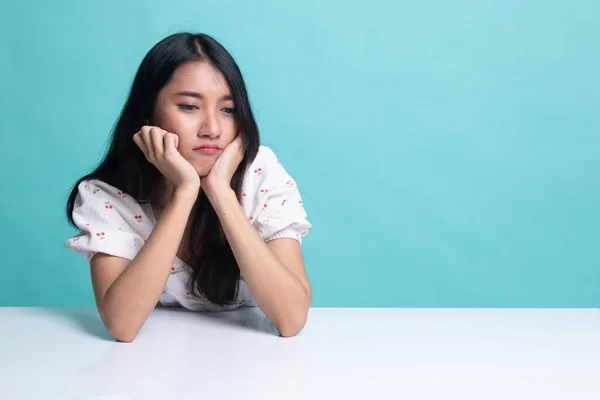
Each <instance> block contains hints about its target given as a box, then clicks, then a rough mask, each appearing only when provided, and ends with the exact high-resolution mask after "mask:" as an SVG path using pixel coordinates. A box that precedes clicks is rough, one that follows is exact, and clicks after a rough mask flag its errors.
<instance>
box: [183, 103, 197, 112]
mask: <svg viewBox="0 0 600 400" xmlns="http://www.w3.org/2000/svg"><path fill="white" fill-rule="evenodd" d="M179 108H181V109H182V110H183V111H194V110H197V109H198V107H196V106H195V105H193V104H179Z"/></svg>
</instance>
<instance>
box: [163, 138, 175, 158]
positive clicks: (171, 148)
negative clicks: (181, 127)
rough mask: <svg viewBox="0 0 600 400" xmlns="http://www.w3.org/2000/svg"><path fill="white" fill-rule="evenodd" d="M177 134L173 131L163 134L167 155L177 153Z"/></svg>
mask: <svg viewBox="0 0 600 400" xmlns="http://www.w3.org/2000/svg"><path fill="white" fill-rule="evenodd" d="M176 142H177V135H174V134H172V133H167V134H166V135H164V136H163V148H164V152H165V153H164V154H165V157H169V156H171V155H174V154H175V153H177V145H176Z"/></svg>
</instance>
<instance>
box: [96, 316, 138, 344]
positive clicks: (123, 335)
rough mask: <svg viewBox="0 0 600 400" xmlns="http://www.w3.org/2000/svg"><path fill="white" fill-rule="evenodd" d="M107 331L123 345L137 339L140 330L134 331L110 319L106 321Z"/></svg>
mask: <svg viewBox="0 0 600 400" xmlns="http://www.w3.org/2000/svg"><path fill="white" fill-rule="evenodd" d="M104 326H105V327H106V331H107V332H108V334H109V335H110V336H112V337H113V338H115V339H116V340H118V341H119V342H123V343H131V342H133V340H134V339H135V338H136V336H137V334H138V331H139V329H133V328H132V327H130V326H127V324H124V323H122V322H120V321H114V320H112V319H110V318H108V319H106V320H105V321H104Z"/></svg>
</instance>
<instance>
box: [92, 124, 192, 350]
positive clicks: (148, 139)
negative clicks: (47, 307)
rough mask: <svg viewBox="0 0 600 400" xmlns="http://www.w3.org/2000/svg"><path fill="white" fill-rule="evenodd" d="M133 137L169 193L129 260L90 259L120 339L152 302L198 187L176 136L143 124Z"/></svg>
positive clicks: (100, 301)
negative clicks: (137, 248) (157, 171)
mask: <svg viewBox="0 0 600 400" xmlns="http://www.w3.org/2000/svg"><path fill="white" fill-rule="evenodd" d="M133 140H134V141H135V143H136V144H137V145H138V147H139V148H140V149H141V150H142V152H143V153H144V155H145V156H146V158H147V159H148V161H149V162H151V163H152V164H154V166H155V167H156V168H157V169H158V170H159V171H160V172H161V173H162V175H163V177H164V178H165V179H166V181H165V182H166V183H168V186H169V188H170V193H168V194H169V196H168V197H167V198H168V200H167V202H166V205H165V208H164V210H163V212H162V213H161V216H160V218H159V220H158V221H157V224H156V226H155V227H154V230H153V231H152V233H151V234H150V237H149V238H148V240H147V241H146V243H145V245H144V246H143V247H142V249H141V250H140V252H139V253H138V254H137V255H136V256H135V258H134V259H133V260H132V261H131V262H129V261H128V260H126V259H123V258H119V257H113V256H108V255H105V254H104V255H100V256H95V257H94V258H92V260H91V268H92V283H93V285H94V293H95V296H96V303H97V306H98V311H99V314H100V316H101V318H102V320H103V322H104V324H105V325H106V328H107V330H108V332H109V333H110V334H111V335H112V336H114V337H115V338H117V339H119V340H121V341H124V342H130V341H132V340H133V339H134V338H135V337H136V336H137V334H138V332H139V330H140V329H141V327H142V325H143V324H144V322H145V321H146V319H147V318H148V315H149V314H150V312H151V311H152V310H153V309H154V307H155V306H156V303H157V302H158V300H159V298H160V295H161V293H162V290H163V289H164V287H165V284H166V283H167V279H168V278H169V272H170V270H171V266H172V265H173V260H174V259H175V256H176V255H177V250H178V249H179V246H180V243H181V239H182V237H183V234H184V232H185V228H186V226H187V222H188V219H189V216H190V213H191V210H192V208H193V207H194V204H195V202H196V199H197V197H198V192H199V190H200V178H199V176H198V173H197V172H196V170H195V169H194V167H193V166H192V165H191V164H190V163H189V162H187V161H186V160H185V159H184V158H183V157H182V156H181V154H180V153H179V152H178V151H177V147H178V137H177V136H176V135H174V134H172V133H169V132H167V131H164V130H162V129H160V128H157V127H152V126H144V127H142V129H141V130H140V132H138V133H136V134H135V135H134V136H133Z"/></svg>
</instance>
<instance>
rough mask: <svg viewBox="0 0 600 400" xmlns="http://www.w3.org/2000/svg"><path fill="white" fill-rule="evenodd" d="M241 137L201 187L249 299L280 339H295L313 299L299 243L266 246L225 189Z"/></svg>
mask: <svg viewBox="0 0 600 400" xmlns="http://www.w3.org/2000/svg"><path fill="white" fill-rule="evenodd" d="M243 154H244V152H243V145H242V140H241V137H238V138H237V139H235V140H234V141H233V142H232V143H231V144H230V145H229V146H227V147H226V148H225V150H224V151H223V154H221V156H220V157H219V158H218V159H217V161H216V162H215V164H214V165H213V167H212V169H211V171H210V173H209V174H208V176H206V177H204V178H203V179H202V188H203V190H204V193H206V195H207V197H208V199H209V201H210V202H211V204H212V206H213V208H214V209H215V211H216V212H217V215H218V217H219V220H220V221H221V226H222V227H223V231H224V232H225V236H226V237H227V240H228V241H229V245H230V246H231V250H232V251H233V255H234V256H235V259H236V261H237V263H238V265H239V267H240V271H241V273H242V275H243V276H244V279H245V280H246V283H247V284H248V287H249V288H250V292H251V293H252V296H253V297H254V299H255V300H256V303H257V304H258V306H259V307H260V308H261V309H262V311H263V312H264V313H265V315H266V316H267V317H268V318H269V319H270V320H271V322H273V324H274V325H275V326H276V327H277V329H279V332H280V333H281V335H282V336H294V335H296V334H297V333H298V332H300V330H302V328H303V327H304V325H305V323H306V318H307V314H308V309H309V306H310V303H311V299H312V293H311V288H310V285H309V282H308V278H307V276H306V272H305V269H304V261H303V260H302V252H301V250H300V243H299V242H298V241H297V240H294V239H276V240H273V241H270V242H268V243H265V242H264V241H263V239H262V238H261V237H260V235H259V234H258V232H257V231H256V229H255V228H254V227H253V226H252V225H251V223H250V221H249V220H248V218H247V217H246V215H245V213H244V211H243V210H242V208H241V206H240V204H239V202H238V200H237V198H236V195H235V192H234V191H233V190H232V189H231V187H230V182H231V177H232V176H233V173H234V171H235V170H236V168H237V167H238V165H239V163H240V161H241V160H242V157H243Z"/></svg>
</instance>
